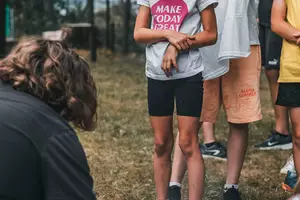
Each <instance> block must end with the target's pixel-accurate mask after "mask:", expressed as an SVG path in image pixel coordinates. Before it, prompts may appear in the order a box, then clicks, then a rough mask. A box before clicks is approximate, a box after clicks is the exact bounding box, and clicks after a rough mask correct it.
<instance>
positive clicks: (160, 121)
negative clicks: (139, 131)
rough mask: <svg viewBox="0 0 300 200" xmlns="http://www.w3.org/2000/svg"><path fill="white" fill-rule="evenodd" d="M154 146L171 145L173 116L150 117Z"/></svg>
mask: <svg viewBox="0 0 300 200" xmlns="http://www.w3.org/2000/svg"><path fill="white" fill-rule="evenodd" d="M150 121H151V126H152V128H153V130H154V141H155V144H160V145H167V144H170V145H173V140H174V138H173V116H165V117H150Z"/></svg>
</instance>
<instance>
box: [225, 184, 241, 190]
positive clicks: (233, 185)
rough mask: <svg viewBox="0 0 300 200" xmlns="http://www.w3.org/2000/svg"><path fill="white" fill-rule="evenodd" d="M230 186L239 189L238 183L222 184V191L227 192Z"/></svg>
mask: <svg viewBox="0 0 300 200" xmlns="http://www.w3.org/2000/svg"><path fill="white" fill-rule="evenodd" d="M230 188H235V189H237V190H238V189H239V185H235V184H225V185H224V192H227V190H228V189H230Z"/></svg>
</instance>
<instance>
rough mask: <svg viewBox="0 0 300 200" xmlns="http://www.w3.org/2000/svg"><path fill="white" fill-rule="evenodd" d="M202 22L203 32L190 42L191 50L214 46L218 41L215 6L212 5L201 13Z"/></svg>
mask: <svg viewBox="0 0 300 200" xmlns="http://www.w3.org/2000/svg"><path fill="white" fill-rule="evenodd" d="M201 20H202V25H203V31H202V32H200V33H198V34H196V35H195V36H193V37H194V38H193V39H192V40H189V41H188V42H189V44H190V46H191V48H200V47H204V46H209V45H213V44H215V43H216V42H217V39H218V30H217V20H216V15H215V10H214V6H213V5H211V6H209V7H207V8H206V9H205V10H203V11H202V12H201Z"/></svg>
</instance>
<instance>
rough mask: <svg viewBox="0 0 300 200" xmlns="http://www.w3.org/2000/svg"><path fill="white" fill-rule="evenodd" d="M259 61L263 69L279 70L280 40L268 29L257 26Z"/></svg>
mask: <svg viewBox="0 0 300 200" xmlns="http://www.w3.org/2000/svg"><path fill="white" fill-rule="evenodd" d="M259 40H260V47H261V60H262V65H263V66H264V67H265V69H277V70H279V69H280V55H281V48H282V38H281V37H280V36H278V35H277V34H276V33H274V32H272V31H271V29H270V27H267V26H263V25H259Z"/></svg>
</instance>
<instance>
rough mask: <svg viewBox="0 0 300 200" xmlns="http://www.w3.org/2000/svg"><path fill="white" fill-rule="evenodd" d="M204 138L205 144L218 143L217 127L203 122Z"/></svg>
mask: <svg viewBox="0 0 300 200" xmlns="http://www.w3.org/2000/svg"><path fill="white" fill-rule="evenodd" d="M202 129H203V138H204V144H207V143H212V142H215V141H216V138H215V125H214V124H213V123H210V122H203V127H202Z"/></svg>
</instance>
